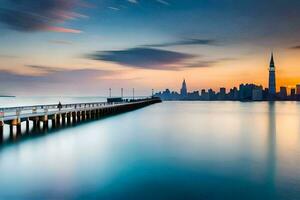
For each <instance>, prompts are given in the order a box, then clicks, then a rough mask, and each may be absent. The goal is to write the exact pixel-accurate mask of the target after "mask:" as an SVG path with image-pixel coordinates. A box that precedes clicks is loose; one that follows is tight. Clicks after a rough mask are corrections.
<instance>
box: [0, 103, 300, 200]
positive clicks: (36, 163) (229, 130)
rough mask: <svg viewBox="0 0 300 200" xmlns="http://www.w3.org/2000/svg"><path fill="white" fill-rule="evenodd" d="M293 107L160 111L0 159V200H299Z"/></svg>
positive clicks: (38, 143)
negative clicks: (13, 199)
mask: <svg viewBox="0 0 300 200" xmlns="http://www.w3.org/2000/svg"><path fill="white" fill-rule="evenodd" d="M299 122H300V104H299V103H297V102H277V103H267V102H259V103H253V102H252V103H240V102H164V103H161V104H155V105H152V106H149V107H146V108H143V109H140V110H136V111H133V112H129V113H124V114H120V115H117V116H112V117H109V118H105V119H102V120H98V121H93V122H90V123H85V124H83V125H80V126H76V127H71V128H67V129H63V130H58V131H56V132H51V133H48V134H45V136H43V137H38V138H33V139H29V140H25V141H22V142H19V143H16V144H12V145H8V146H5V147H3V148H2V149H0V198H3V199H9V198H17V199H33V198H35V199H75V198H77V199H91V198H97V199H109V200H111V199H300V123H299Z"/></svg>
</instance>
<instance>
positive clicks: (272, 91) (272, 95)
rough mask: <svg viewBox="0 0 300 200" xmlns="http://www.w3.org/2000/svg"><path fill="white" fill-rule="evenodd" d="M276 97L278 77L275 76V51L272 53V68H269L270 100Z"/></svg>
mask: <svg viewBox="0 0 300 200" xmlns="http://www.w3.org/2000/svg"><path fill="white" fill-rule="evenodd" d="M275 98H276V77H275V63H274V58H273V53H272V55H271V61H270V68H269V100H275Z"/></svg>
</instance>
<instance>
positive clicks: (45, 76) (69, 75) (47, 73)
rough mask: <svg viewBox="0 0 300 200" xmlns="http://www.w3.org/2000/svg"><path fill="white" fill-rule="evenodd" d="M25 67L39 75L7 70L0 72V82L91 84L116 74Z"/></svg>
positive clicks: (92, 70) (97, 71)
mask: <svg viewBox="0 0 300 200" xmlns="http://www.w3.org/2000/svg"><path fill="white" fill-rule="evenodd" d="M26 67H28V68H31V69H33V70H37V71H39V72H42V73H39V74H33V75H31V74H20V73H18V72H14V71H9V70H0V82H4V83H10V82H18V83H20V84H22V82H32V83H34V82H36V83H37V82H44V83H51V82H52V83H67V82H69V83H72V82H73V83H74V82H78V80H80V82H91V81H95V80H99V79H101V78H103V77H105V76H110V75H114V74H115V73H116V72H114V71H109V70H98V69H88V68H86V69H63V68H56V67H48V66H39V65H26Z"/></svg>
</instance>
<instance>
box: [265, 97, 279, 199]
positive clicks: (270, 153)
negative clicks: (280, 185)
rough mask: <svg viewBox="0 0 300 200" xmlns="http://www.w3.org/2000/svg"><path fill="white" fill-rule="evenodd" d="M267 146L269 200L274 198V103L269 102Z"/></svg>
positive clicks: (275, 161) (275, 162) (275, 159)
mask: <svg viewBox="0 0 300 200" xmlns="http://www.w3.org/2000/svg"><path fill="white" fill-rule="evenodd" d="M266 141H267V144H266V147H267V149H266V153H267V158H266V163H267V167H266V170H267V171H266V175H267V177H266V180H267V185H268V186H269V188H268V193H269V195H270V199H274V198H275V197H276V185H275V183H276V164H277V158H276V151H277V149H276V103H275V102H269V103H268V133H267V140H266Z"/></svg>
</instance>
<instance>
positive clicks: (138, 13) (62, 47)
mask: <svg viewBox="0 0 300 200" xmlns="http://www.w3.org/2000/svg"><path fill="white" fill-rule="evenodd" d="M299 9H300V1H298V0H259V1H258V0H41V1H36V0H0V94H6V95H41V96H42V95H84V96H86V95H92V96H96V95H107V94H108V91H109V89H108V88H112V94H113V95H116V96H117V95H119V93H120V88H124V93H125V95H126V94H127V95H130V94H131V91H132V88H135V91H136V93H137V94H139V95H150V94H151V91H152V89H154V90H155V91H159V90H164V89H165V88H170V89H172V90H177V91H178V90H179V89H180V86H181V82H182V80H183V79H184V78H185V79H186V81H187V86H188V90H190V91H194V90H200V89H202V88H204V89H209V88H213V89H215V90H218V88H220V87H226V88H230V87H233V86H238V85H239V84H240V83H255V84H258V85H263V86H264V87H266V86H267V83H268V65H269V61H270V54H271V52H272V51H273V52H274V57H275V65H276V73H277V74H276V76H277V86H278V87H279V86H286V87H289V88H292V87H294V86H295V85H296V84H297V83H300V70H299V67H300V59H298V58H299V56H300V38H299V35H300V20H299V18H300V12H299ZM278 89H279V88H278Z"/></svg>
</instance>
